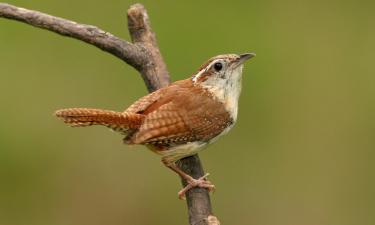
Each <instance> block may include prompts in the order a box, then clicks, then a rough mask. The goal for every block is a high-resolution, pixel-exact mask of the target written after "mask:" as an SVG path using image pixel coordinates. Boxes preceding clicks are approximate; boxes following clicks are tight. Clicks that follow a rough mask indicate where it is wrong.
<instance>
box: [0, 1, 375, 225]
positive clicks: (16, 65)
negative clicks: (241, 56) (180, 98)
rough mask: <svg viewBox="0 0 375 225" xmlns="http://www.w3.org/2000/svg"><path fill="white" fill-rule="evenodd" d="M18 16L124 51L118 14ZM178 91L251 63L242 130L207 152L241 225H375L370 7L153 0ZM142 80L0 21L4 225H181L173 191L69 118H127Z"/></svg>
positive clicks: (151, 163) (75, 45) (39, 4)
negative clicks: (98, 33)
mask: <svg viewBox="0 0 375 225" xmlns="http://www.w3.org/2000/svg"><path fill="white" fill-rule="evenodd" d="M9 3H11V4H16V5H18V6H22V7H26V8H31V9H36V10H39V11H43V12H46V13H49V14H52V15H56V16H60V17H64V18H68V19H71V20H74V21H77V22H81V23H86V24H93V25H96V26H98V27H100V28H102V29H104V30H106V31H109V32H111V33H113V34H115V35H118V36H120V37H123V38H125V39H127V40H129V35H128V32H127V26H126V10H127V8H128V7H129V6H130V5H131V4H133V3H135V2H131V1H124V0H121V1H120V0H114V1H111V2H108V1H87V0H80V1H73V0H65V1H56V0H48V1H47V0H33V1H27V0H20V1H9ZM142 3H143V4H145V6H146V7H147V9H148V11H149V15H150V17H151V22H152V26H153V29H154V31H155V32H156V33H157V38H158V42H159V45H160V48H161V51H162V53H163V55H164V58H165V60H166V62H167V64H168V66H169V70H170V73H171V76H172V79H173V80H179V79H183V78H186V77H187V76H190V75H191V74H192V73H193V72H195V71H196V69H197V68H198V66H199V65H200V64H201V63H202V62H203V61H205V60H206V59H208V58H210V57H211V56H214V55H217V54H222V53H243V52H255V53H257V57H256V58H254V59H253V60H251V62H249V63H247V64H246V67H245V70H244V83H243V92H242V96H241V99H240V110H239V120H238V123H237V125H236V126H235V128H234V129H233V130H232V132H231V133H229V134H228V135H227V136H226V137H224V138H221V139H220V140H219V141H218V143H216V144H214V145H212V146H211V147H209V148H208V149H207V150H206V151H204V152H203V153H202V154H201V159H202V161H203V162H204V165H205V169H206V170H207V171H209V172H210V173H211V177H210V180H212V181H213V182H214V183H215V184H216V186H217V191H216V193H214V194H213V195H212V202H213V208H214V212H215V214H216V215H218V217H219V218H220V220H221V222H222V224H232V225H249V224H254V225H358V224H360V225H373V224H375V203H374V202H375V182H374V179H375V176H374V175H375V173H374V170H375V165H374V159H375V157H374V156H375V154H374V152H375V151H374V150H375V149H374V147H375V138H374V132H375V122H374V121H375V120H374V113H375V104H374V103H375V88H374V85H375V77H374V75H375V70H374V58H375V57H374V56H375V55H374V52H375V42H374V40H375V29H374V21H375V13H374V11H375V7H374V6H375V3H374V1H354V0H351V1H342V0H336V1H334V0H333V1H323V0H318V1H313V0H310V1H306V0H302V1H298V0H286V1H276V0H267V1H260V0H257V1H235V0H233V1H184V2H182V1H181V2H177V1H172V0H169V1H152V0H145V1H143V2H142ZM146 93H147V91H146V89H145V86H144V84H143V81H142V79H141V78H140V76H139V75H138V73H137V72H136V71H135V70H134V69H132V68H131V67H129V66H128V65H126V64H124V63H123V62H122V61H120V60H118V59H116V58H114V57H113V56H111V55H109V54H107V53H104V52H102V51H100V50H98V49H96V48H95V47H92V46H90V45H87V44H85V43H82V42H79V41H77V40H73V39H69V38H65V37H61V36H58V35H56V34H54V33H51V32H48V31H44V30H40V29H36V28H33V27H31V26H28V25H25V24H21V23H19V22H14V21H9V20H5V19H2V18H1V19H0V179H1V183H0V224H1V225H68V224H69V225H103V224H111V225H125V224H127V225H128V224H129V225H144V224H150V225H151V224H152V225H158V224H160V225H161V224H163V225H172V224H187V218H186V217H187V216H186V214H187V213H186V206H185V202H183V201H179V200H178V199H177V191H178V190H179V189H180V182H179V179H178V178H177V176H176V175H175V174H173V173H172V172H170V171H168V170H167V169H165V168H164V167H163V166H162V165H161V163H160V161H159V158H158V157H156V156H155V155H154V154H153V153H151V152H149V151H148V150H146V149H145V148H144V147H137V146H136V147H128V146H125V145H123V144H122V141H121V136H120V135H118V134H114V133H112V132H108V130H107V129H104V128H102V127H92V128H87V129H72V128H69V127H66V126H64V125H63V124H62V123H61V121H59V120H57V119H56V118H54V117H53V116H52V113H53V112H54V110H56V109H59V108H64V107H97V108H106V109H113V110H122V109H124V108H125V107H126V106H128V105H129V104H131V103H132V102H133V101H135V100H136V99H137V98H139V97H141V96H143V95H145V94H146Z"/></svg>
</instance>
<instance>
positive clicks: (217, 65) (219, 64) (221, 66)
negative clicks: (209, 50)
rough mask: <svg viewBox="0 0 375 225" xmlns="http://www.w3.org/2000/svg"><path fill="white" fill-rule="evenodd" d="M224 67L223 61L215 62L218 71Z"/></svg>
mask: <svg viewBox="0 0 375 225" xmlns="http://www.w3.org/2000/svg"><path fill="white" fill-rule="evenodd" d="M222 68H223V64H222V63H221V62H217V63H215V64H214V69H215V70H216V71H220V70H221V69H222Z"/></svg>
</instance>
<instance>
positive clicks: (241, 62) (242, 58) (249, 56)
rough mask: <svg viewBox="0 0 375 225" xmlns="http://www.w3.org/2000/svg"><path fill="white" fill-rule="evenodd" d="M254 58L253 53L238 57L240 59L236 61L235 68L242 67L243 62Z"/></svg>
mask: <svg viewBox="0 0 375 225" xmlns="http://www.w3.org/2000/svg"><path fill="white" fill-rule="evenodd" d="M254 56H255V53H245V54H242V55H240V58H238V60H236V64H235V67H238V66H240V65H242V64H243V63H244V62H245V61H247V60H248V59H251V58H253V57H254Z"/></svg>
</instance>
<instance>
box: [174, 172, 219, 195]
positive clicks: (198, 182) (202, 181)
mask: <svg viewBox="0 0 375 225" xmlns="http://www.w3.org/2000/svg"><path fill="white" fill-rule="evenodd" d="M209 175H210V174H209V173H207V174H205V175H204V176H202V177H200V178H198V179H194V178H192V179H191V180H187V182H188V185H186V187H184V188H183V189H181V191H179V192H178V197H179V199H185V194H186V192H187V191H189V190H190V189H192V188H195V187H200V188H206V189H208V191H209V192H213V191H215V185H213V184H212V183H211V182H210V181H208V180H206V177H208V176H209Z"/></svg>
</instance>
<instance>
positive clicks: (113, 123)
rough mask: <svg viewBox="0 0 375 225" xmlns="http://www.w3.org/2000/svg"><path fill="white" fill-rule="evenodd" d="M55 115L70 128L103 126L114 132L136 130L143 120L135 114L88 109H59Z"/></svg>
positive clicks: (141, 116)
mask: <svg viewBox="0 0 375 225" xmlns="http://www.w3.org/2000/svg"><path fill="white" fill-rule="evenodd" d="M55 115H56V116H57V117H59V118H61V119H62V120H63V121H64V122H65V123H66V124H69V125H70V126H72V127H85V126H91V125H103V126H106V127H109V128H111V129H113V130H115V131H127V130H129V129H137V128H139V126H140V125H141V123H142V121H143V118H144V116H143V115H140V114H135V113H122V112H115V111H110V110H102V109H88V108H70V109H60V110H57V111H56V112H55Z"/></svg>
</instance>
